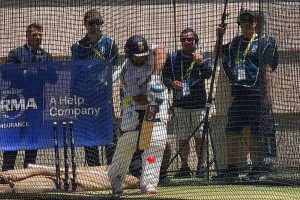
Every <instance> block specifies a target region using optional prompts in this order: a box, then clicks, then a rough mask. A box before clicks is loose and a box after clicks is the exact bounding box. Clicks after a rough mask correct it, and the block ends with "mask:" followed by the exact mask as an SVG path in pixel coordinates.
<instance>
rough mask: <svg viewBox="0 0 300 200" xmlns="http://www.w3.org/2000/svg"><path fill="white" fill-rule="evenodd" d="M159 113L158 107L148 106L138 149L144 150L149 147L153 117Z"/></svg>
mask: <svg viewBox="0 0 300 200" xmlns="http://www.w3.org/2000/svg"><path fill="white" fill-rule="evenodd" d="M158 111H159V105H148V107H147V110H146V113H145V117H144V120H143V124H142V128H141V131H140V138H139V149H140V150H145V149H148V148H149V147H150V143H151V138H152V131H153V125H154V122H155V116H156V114H157V113H158Z"/></svg>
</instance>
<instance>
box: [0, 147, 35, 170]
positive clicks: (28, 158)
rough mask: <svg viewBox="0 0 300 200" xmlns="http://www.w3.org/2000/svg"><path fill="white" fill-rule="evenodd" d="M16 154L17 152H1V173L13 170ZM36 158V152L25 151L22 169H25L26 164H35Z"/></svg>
mask: <svg viewBox="0 0 300 200" xmlns="http://www.w3.org/2000/svg"><path fill="white" fill-rule="evenodd" d="M17 154H18V151H4V152H3V165H2V171H7V170H13V169H14V167H15V163H16V158H17ZM36 157H37V150H26V151H25V159H24V165H23V167H24V168H27V167H28V164H35V162H36Z"/></svg>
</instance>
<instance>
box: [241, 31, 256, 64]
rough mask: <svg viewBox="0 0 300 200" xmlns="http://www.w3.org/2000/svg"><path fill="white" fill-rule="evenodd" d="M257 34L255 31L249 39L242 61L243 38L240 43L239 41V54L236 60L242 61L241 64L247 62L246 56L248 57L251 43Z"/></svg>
mask: <svg viewBox="0 0 300 200" xmlns="http://www.w3.org/2000/svg"><path fill="white" fill-rule="evenodd" d="M256 36H257V34H256V33H253V35H252V37H251V40H250V41H249V43H248V44H247V47H246V49H245V51H244V53H243V60H242V62H241V59H240V50H241V42H242V38H241V39H240V43H239V47H238V50H237V55H236V62H237V63H240V64H245V62H246V57H247V54H248V53H249V50H250V47H251V44H252V42H253V41H254V39H255V37H256Z"/></svg>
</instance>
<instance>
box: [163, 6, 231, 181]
mask: <svg viewBox="0 0 300 200" xmlns="http://www.w3.org/2000/svg"><path fill="white" fill-rule="evenodd" d="M227 4H228V0H225V5H224V11H223V14H222V21H221V26H223V27H225V19H226V17H227V14H226V10H227ZM222 41H223V35H218V38H217V41H216V46H215V47H216V49H215V59H214V65H213V71H212V76H211V82H210V89H209V93H208V97H207V101H206V105H205V116H204V119H203V120H202V121H201V122H200V123H199V125H198V126H197V127H196V128H195V129H194V131H193V132H192V133H191V135H190V136H189V137H188V139H187V141H186V142H185V143H184V144H183V147H182V148H180V149H179V150H178V151H177V153H176V154H175V155H174V156H173V157H172V158H171V160H170V161H169V165H168V166H170V164H171V163H172V162H173V161H174V160H175V158H177V156H178V155H179V154H180V152H181V151H182V150H183V149H184V147H185V146H186V145H189V141H190V139H191V138H192V137H194V135H195V133H196V132H197V131H198V129H199V128H200V127H201V126H202V124H203V133H202V140H201V146H202V148H201V149H200V153H199V155H198V164H199V163H202V161H203V154H204V143H205V141H206V143H207V152H206V153H207V154H206V160H207V162H206V172H207V173H206V175H207V176H206V178H207V179H209V168H210V166H211V165H212V164H213V163H215V167H216V169H217V170H216V171H217V173H218V166H217V162H216V157H215V153H214V152H215V148H214V144H213V140H212V137H211V126H210V122H209V115H210V108H211V105H212V102H213V92H214V83H215V77H216V72H217V65H218V60H219V55H220V50H221V46H222ZM209 137H210V139H211V146H212V151H213V160H212V162H210V161H209V159H210V158H209V148H208V144H209ZM197 168H199V166H198V167H197ZM197 170H200V169H197Z"/></svg>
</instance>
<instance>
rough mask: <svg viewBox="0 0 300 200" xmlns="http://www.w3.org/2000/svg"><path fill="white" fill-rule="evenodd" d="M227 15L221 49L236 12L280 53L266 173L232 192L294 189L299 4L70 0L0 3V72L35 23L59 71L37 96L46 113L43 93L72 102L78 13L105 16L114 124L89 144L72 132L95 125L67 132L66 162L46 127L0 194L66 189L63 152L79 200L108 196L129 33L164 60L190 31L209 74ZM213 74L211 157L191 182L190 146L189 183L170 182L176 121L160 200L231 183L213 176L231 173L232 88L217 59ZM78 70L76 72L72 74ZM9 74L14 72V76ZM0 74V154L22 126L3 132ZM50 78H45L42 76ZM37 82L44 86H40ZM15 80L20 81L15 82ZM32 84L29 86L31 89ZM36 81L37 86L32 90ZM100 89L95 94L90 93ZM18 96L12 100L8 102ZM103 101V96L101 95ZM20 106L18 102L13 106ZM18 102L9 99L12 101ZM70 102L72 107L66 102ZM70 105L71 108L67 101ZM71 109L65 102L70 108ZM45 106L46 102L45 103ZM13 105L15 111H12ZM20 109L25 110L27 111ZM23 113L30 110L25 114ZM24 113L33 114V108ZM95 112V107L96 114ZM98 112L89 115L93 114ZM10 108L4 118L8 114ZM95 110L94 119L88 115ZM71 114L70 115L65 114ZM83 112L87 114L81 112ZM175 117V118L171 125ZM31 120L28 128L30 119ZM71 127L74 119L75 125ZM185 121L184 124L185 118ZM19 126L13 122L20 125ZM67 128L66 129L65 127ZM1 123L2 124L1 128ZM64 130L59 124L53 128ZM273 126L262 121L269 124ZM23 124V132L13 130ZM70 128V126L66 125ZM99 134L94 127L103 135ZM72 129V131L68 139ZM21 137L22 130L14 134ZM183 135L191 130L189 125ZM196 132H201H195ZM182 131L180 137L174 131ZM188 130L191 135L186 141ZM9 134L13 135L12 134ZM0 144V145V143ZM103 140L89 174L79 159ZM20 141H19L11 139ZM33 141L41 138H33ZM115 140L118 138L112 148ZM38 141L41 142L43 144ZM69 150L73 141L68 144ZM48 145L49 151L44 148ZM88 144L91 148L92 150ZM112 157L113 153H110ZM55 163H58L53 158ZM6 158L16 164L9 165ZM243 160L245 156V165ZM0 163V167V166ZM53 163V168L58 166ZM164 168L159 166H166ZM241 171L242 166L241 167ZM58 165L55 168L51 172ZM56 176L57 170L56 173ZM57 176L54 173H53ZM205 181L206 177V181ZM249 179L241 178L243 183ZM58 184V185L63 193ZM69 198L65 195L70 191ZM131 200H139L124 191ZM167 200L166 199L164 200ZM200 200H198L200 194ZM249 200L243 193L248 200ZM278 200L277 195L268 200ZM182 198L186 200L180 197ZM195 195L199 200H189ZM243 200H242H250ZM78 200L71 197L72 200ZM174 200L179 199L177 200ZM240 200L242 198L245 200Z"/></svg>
mask: <svg viewBox="0 0 300 200" xmlns="http://www.w3.org/2000/svg"><path fill="white" fill-rule="evenodd" d="M225 5H226V6H227V7H226V13H227V14H228V15H227V17H226V20H225V23H226V24H227V27H226V33H225V35H224V38H223V44H226V43H228V42H230V41H231V39H232V38H233V37H235V36H237V35H239V34H240V33H241V30H240V28H239V26H238V25H237V16H238V14H239V13H240V12H241V9H250V10H256V11H260V12H261V13H263V17H264V19H263V20H262V23H261V29H260V31H261V32H260V36H263V35H268V36H271V37H273V38H275V40H276V42H277V48H278V53H279V59H278V60H279V63H278V67H277V69H276V70H275V71H274V72H273V73H272V75H271V76H272V77H271V78H272V85H271V88H272V89H271V96H272V116H273V118H272V120H274V121H275V127H273V129H272V130H273V134H272V136H271V137H269V142H268V143H267V146H266V147H265V148H264V153H263V154H262V155H261V156H263V160H264V164H265V165H266V167H267V168H268V170H267V171H266V173H265V174H264V176H262V177H260V178H259V179H258V180H255V181H251V180H250V181H249V180H248V179H247V178H245V176H242V177H239V179H237V180H234V181H231V182H230V183H233V184H241V185H243V184H258V185H265V184H268V185H270V184H271V185H288V186H294V185H295V186H299V184H300V100H299V99H300V69H299V65H300V56H299V55H300V39H299V33H300V24H299V18H300V2H299V1H294V0H291V1H285V0H272V1H269V0H241V1H235V0H229V1H226V0H210V1H208V0H203V1H196V0H168V1H163V0H134V1H133V0H114V1H109V0H103V1H97V0H68V1H58V0H53V1H45V0H10V1H5V0H0V44H1V48H0V63H1V64H3V65H1V67H2V66H4V65H5V63H6V62H7V57H8V54H9V52H10V51H11V50H13V49H15V48H17V47H20V46H23V45H24V44H26V27H27V26H28V25H29V24H31V23H34V22H37V23H39V24H41V25H42V26H43V39H42V47H43V49H45V50H46V51H47V52H49V53H51V54H52V56H53V59H54V61H55V62H56V64H57V63H59V64H57V66H62V68H60V69H59V68H58V67H57V69H56V70H57V77H58V80H59V81H58V82H56V83H54V84H51V83H46V84H45V85H44V86H43V87H42V90H41V91H42V92H43V93H42V95H44V97H45V99H46V100H45V102H46V103H45V102H44V103H45V104H47V103H48V104H47V105H51V97H50V96H47V94H49V93H51V92H55V94H57V95H60V96H68V95H70V94H71V93H72V92H73V91H71V90H69V89H68V87H67V86H66V85H68V84H71V78H70V77H71V72H70V71H68V64H66V63H68V62H69V61H71V46H72V44H74V43H75V42H77V41H79V40H80V39H82V38H83V37H84V36H85V34H86V28H85V26H84V23H83V19H84V13H85V12H86V11H87V10H89V9H91V8H96V9H99V10H100V11H101V15H102V18H103V20H104V24H103V26H102V32H103V34H105V35H107V36H109V37H111V38H113V39H114V41H115V43H116V45H117V46H118V60H117V61H116V62H117V63H115V64H114V65H113V67H112V68H113V69H112V74H113V75H112V82H111V85H112V98H113V101H112V102H113V103H112V104H113V114H111V113H110V111H109V109H104V115H106V116H110V115H113V117H112V118H111V120H112V121H114V125H113V127H112V128H111V127H110V128H107V123H101V122H99V123H97V126H96V127H97V128H98V129H105V130H106V128H107V130H109V132H113V133H111V134H110V133H108V135H107V138H106V135H105V134H104V135H105V136H99V135H97V134H90V135H88V136H85V135H84V134H82V133H80V132H79V131H77V130H89V131H90V132H93V131H94V129H90V124H92V123H94V121H93V120H91V119H86V120H84V119H83V118H82V119H81V118H79V119H77V120H78V122H80V123H79V124H80V127H78V126H76V127H74V129H73V130H71V129H70V131H71V132H72V131H73V132H74V137H75V138H74V140H75V147H76V148H74V149H73V150H74V152H73V153H72V152H71V151H73V150H72V146H71V148H69V149H67V150H66V151H64V149H63V139H62V135H61V144H60V145H59V148H58V151H56V149H57V148H55V140H54V139H53V137H54V136H53V134H54V132H55V129H54V126H53V123H51V125H49V126H45V127H43V128H42V129H35V128H33V129H32V131H31V136H30V137H31V139H30V142H28V143H22V142H20V143H19V144H21V146H20V147H19V148H18V149H19V151H18V154H17V157H16V159H15V164H14V165H13V168H14V170H9V171H4V172H1V173H0V183H1V185H0V186H1V187H0V193H1V194H4V195H6V197H14V195H15V194H16V193H20V194H24V195H25V196H26V194H27V193H34V194H36V195H38V196H40V197H43V195H45V192H56V191H57V171H59V172H60V175H61V177H62V178H61V181H62V182H64V180H65V178H64V176H65V172H66V171H69V170H65V168H64V166H65V164H66V162H65V161H64V159H63V158H64V156H65V153H66V152H68V154H67V155H72V156H71V157H69V158H67V161H68V162H70V163H72V164H70V170H71V168H72V166H73V167H74V165H75V169H76V170H77V172H74V173H73V171H72V170H71V171H70V173H69V175H70V177H69V178H70V183H71V182H72V179H74V178H73V177H74V176H73V175H74V174H76V175H77V179H78V180H77V184H78V189H77V193H76V192H75V193H72V194H74V195H75V194H76V195H77V194H78V195H86V194H89V195H91V196H89V197H91V198H92V197H95V196H96V197H105V198H106V197H107V198H108V197H110V196H111V185H110V183H109V181H108V177H107V167H108V164H110V162H109V160H108V159H111V158H109V156H108V157H107V154H109V153H111V152H110V151H113V150H111V149H110V148H108V147H105V146H107V144H109V143H110V142H114V141H115V140H116V138H117V137H118V136H119V135H120V131H119V128H120V121H121V117H122V112H121V106H120V105H121V97H120V96H121V94H120V88H121V85H120V80H119V76H120V71H121V66H122V63H123V62H124V61H125V59H126V58H125V54H124V45H125V42H126V40H127V39H128V38H129V37H130V36H132V35H135V34H140V35H143V36H144V37H145V38H146V39H147V41H148V43H149V44H159V43H163V44H164V45H165V46H166V48H167V50H168V53H170V54H171V52H174V51H176V50H179V49H181V48H182V46H181V42H180V33H181V31H182V30H183V29H185V28H187V27H190V28H192V29H194V30H195V32H196V33H197V34H198V36H199V44H198V47H199V49H200V50H201V51H205V52H208V53H209V54H210V55H211V56H212V58H213V59H212V63H211V65H212V67H214V66H213V63H214V56H213V55H214V54H213V52H214V48H215V44H216V40H217V38H216V28H217V27H218V25H219V24H220V23H221V17H222V13H223V11H224V7H225ZM217 63H218V65H217V66H216V74H215V75H216V76H215V80H214V82H213V84H211V79H207V80H206V81H205V86H206V92H207V95H209V91H210V89H211V88H210V86H211V85H212V86H213V88H212V90H211V92H212V100H213V101H212V104H211V105H210V112H209V117H208V119H209V127H210V129H209V132H208V133H207V135H206V138H208V144H209V148H208V156H206V157H205V158H203V160H204V171H205V172H206V173H204V176H202V177H200V178H199V177H197V168H198V166H197V164H198V160H199V159H198V156H197V153H196V152H197V147H196V144H195V143H196V141H195V138H191V139H190V140H189V144H188V145H189V146H190V149H191V150H190V153H189V156H188V165H189V168H190V169H189V170H190V171H188V172H187V173H188V174H189V176H188V178H184V179H182V178H180V177H178V176H177V177H176V176H175V178H174V175H175V174H176V173H177V172H178V170H179V169H180V168H181V165H182V162H183V161H182V158H181V157H180V156H179V154H180V153H181V150H180V147H179V137H178V135H177V134H176V131H174V127H175V128H176V126H175V123H176V122H175V121H171V122H169V124H168V141H169V142H170V145H171V158H170V159H169V161H170V160H171V159H172V162H171V163H169V165H167V166H168V167H167V168H168V171H167V177H168V178H169V179H170V181H169V182H168V183H163V184H162V185H163V186H166V188H164V187H162V188H159V190H160V191H161V192H160V194H161V195H162V197H161V198H171V197H174V198H176V195H181V197H182V198H183V197H184V195H185V191H184V190H182V189H180V191H179V192H174V194H171V193H168V187H174V189H175V188H176V187H180V186H183V185H199V186H200V185H203V183H205V184H209V185H215V184H227V183H228V180H224V179H223V178H220V177H219V175H220V174H219V173H220V171H222V170H223V169H225V168H226V167H227V165H228V160H227V146H226V145H227V144H226V134H225V129H226V123H227V120H228V116H227V112H228V108H229V107H230V105H231V102H232V97H231V89H230V84H229V81H228V78H227V77H226V75H225V74H224V71H223V70H222V67H221V57H220V58H219V62H217ZM76 66H77V65H72V67H73V68H74V69H76ZM13 70H15V69H14V68H12V69H11V70H9V71H11V72H13ZM97 73H98V71H97V70H94V71H93V70H92V71H91V72H90V74H84V73H81V74H80V73H79V74H80V75H87V76H88V77H90V76H92V75H93V74H96V75H97ZM3 74H4V73H3V72H1V77H0V92H1V93H0V96H1V99H0V120H1V123H0V134H1V136H0V137H2V136H3V138H7V139H1V140H0V141H1V143H2V144H3V145H2V144H0V145H1V146H4V144H5V146H7V147H9V146H10V143H13V142H15V141H12V139H9V136H7V135H8V134H10V131H11V130H12V129H16V127H13V126H18V125H13V124H5V123H4V122H3V120H4V119H5V116H6V111H7V109H6V108H7V107H6V105H7V104H6V103H5V102H7V101H6V100H7V96H8V93H7V92H3V91H10V92H12V93H13V90H10V89H9V88H10V84H11V83H10V81H7V80H6V79H5V78H3V76H2V75H3ZM45 77H46V76H45ZM45 77H43V78H45ZM12 80H17V77H14V78H13V79H12ZM36 80H38V79H35V81H36ZM97 81H98V79H97V80H96V79H93V80H91V81H90V79H84V78H83V79H82V81H81V82H80V83H79V82H78V84H79V86H78V87H76V88H77V89H78V88H79V89H78V91H75V92H77V93H76V94H79V95H77V96H80V95H84V94H85V92H86V91H88V90H89V89H93V88H94V86H95V85H96V84H97V83H98V82H97ZM37 82H38V81H37ZM23 84H24V85H30V83H28V82H24V83H23ZM32 88H33V90H38V89H39V88H40V87H35V86H32ZM96 89H97V88H96V87H95V90H96ZM14 94H16V93H14ZM101 94H102V93H101ZM101 94H100V95H99V94H95V93H94V94H93V93H92V94H91V95H88V96H87V97H86V98H87V99H88V101H89V102H91V104H92V105H94V104H97V103H98V100H99V99H102V97H103V96H101ZM18 98H19V97H18ZM169 98H170V99H169V101H170V104H172V101H173V99H172V98H173V95H172V92H170V95H169ZM14 99H15V98H14ZM73 100H74V101H76V100H75V98H74V99H71V100H70V101H73ZM66 101H67V100H66ZM70 101H69V102H70ZM49 102H50V103H49ZM18 106H19V107H18ZM24 106H25V105H24ZM26 106H28V104H27V105H26ZM32 106H33V105H32V104H29V107H32ZM64 106H66V107H67V108H72V105H64ZM21 107H22V105H21V104H18V103H17V104H16V105H15V108H16V109H17V108H19V109H21ZM95 107H96V106H95ZM91 108H94V107H91ZM5 109H6V110H5ZM92 111H93V112H95V113H96V111H97V109H95V110H92V109H91V110H90V112H92ZM70 112H71V111H70ZM81 112H83V111H82V110H81ZM13 115H14V119H18V117H19V116H20V115H19V114H18V113H13ZM175 117H176V116H175ZM43 119H47V120H50V121H51V119H52V118H51V117H48V118H47V113H46V115H45V116H43ZM31 120H32V119H31ZM35 120H36V122H40V120H41V118H37V119H33V122H34V121H35ZM72 120H74V119H72ZM185 120H186V121H189V120H190V119H185ZM17 121H18V120H17ZM62 121H63V120H62ZM2 122H3V123H2ZM58 122H59V123H60V122H61V121H59V120H58ZM265 123H266V124H267V123H269V122H268V121H266V122H265ZM19 125H20V124H19ZM68 127H69V128H70V126H68ZM99 127H100V128H99ZM69 128H68V130H69ZM20 129H21V128H20ZM186 129H190V127H189V126H188V125H187V127H186ZM200 129H202V126H201V127H200ZM41 130H42V131H44V132H45V133H47V134H46V137H45V138H41V137H40V136H39V135H40V131H41ZM57 131H58V132H59V133H61V132H63V130H62V129H61V128H58V130H57ZM177 132H178V131H177ZM192 132H193V130H191V133H192ZM14 134H16V133H15V132H14ZM4 135H5V137H4ZM22 137H23V135H22V134H19V135H17V136H16V135H14V136H12V137H11V138H14V139H13V140H20V141H22ZM98 137H102V138H101V141H105V142H104V143H105V144H106V145H105V144H103V145H99V146H98V147H97V151H98V152H99V155H96V156H97V157H95V160H97V163H98V164H99V165H101V167H100V166H98V167H88V166H87V162H86V160H85V150H84V147H83V146H85V145H87V146H97V145H95V143H94V142H95V138H98ZM15 138H16V139H15ZM36 138H39V139H36ZM113 138H114V139H113ZM37 140H39V141H40V142H42V143H43V142H44V143H45V144H47V145H46V146H47V148H42V149H38V152H37V158H36V165H28V168H26V169H23V162H24V158H25V151H24V150H30V149H36V148H35V145H36V141H37ZM43 140H44V141H43ZM79 140H84V141H85V143H84V144H85V145H80V146H78V145H76V143H77V144H78V141H79ZM69 143H70V144H71V143H72V142H71V141H69ZM49 144H50V145H49ZM88 144H90V145H88ZM112 149H113V148H112ZM12 150H14V149H13V148H7V149H6V150H3V151H2V152H1V154H0V161H3V160H4V159H3V154H4V152H5V151H12ZM58 157H59V158H61V159H59V160H57V158H58ZM9 159H13V158H11V157H9ZM136 160H137V161H136V163H138V164H137V166H133V168H134V167H136V168H135V169H137V170H140V168H141V164H140V162H139V158H137V159H136ZM246 161H247V158H246V157H245V163H246ZM0 163H2V162H0ZM58 163H59V165H58ZM166 163H168V162H165V163H164V162H163V165H165V164H166ZM245 163H243V164H241V165H244V164H245ZM57 166H59V167H58V168H57ZM55 167H56V168H55ZM0 168H1V169H2V167H0ZM55 169H59V170H55ZM207 172H209V173H207ZM244 175H245V174H244ZM125 186H126V188H136V189H137V188H138V178H136V177H132V176H131V175H128V176H127V178H126V182H125ZM63 187H64V185H62V188H63ZM239 190H243V186H240V188H239ZM70 191H71V186H70ZM88 191H101V192H99V193H93V194H91V193H88ZM128 191H129V192H128V193H127V194H128V195H129V196H130V195H131V194H133V195H134V194H135V192H136V190H134V192H131V190H128ZM59 192H60V193H59V194H61V195H60V196H59V198H62V199H64V198H65V197H67V196H68V194H67V193H66V192H64V190H63V189H62V190H59ZM164 195H165V196H164ZM199 195H200V194H199ZM250 195H251V194H250V193H249V196H250ZM274 195H275V194H274ZM0 196H1V195H0ZM186 196H188V194H186ZM195 196H197V195H195ZM249 196H248V197H249ZM74 198H75V197H74ZM178 198H179V197H178ZM245 199H247V198H246V197H245Z"/></svg>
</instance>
